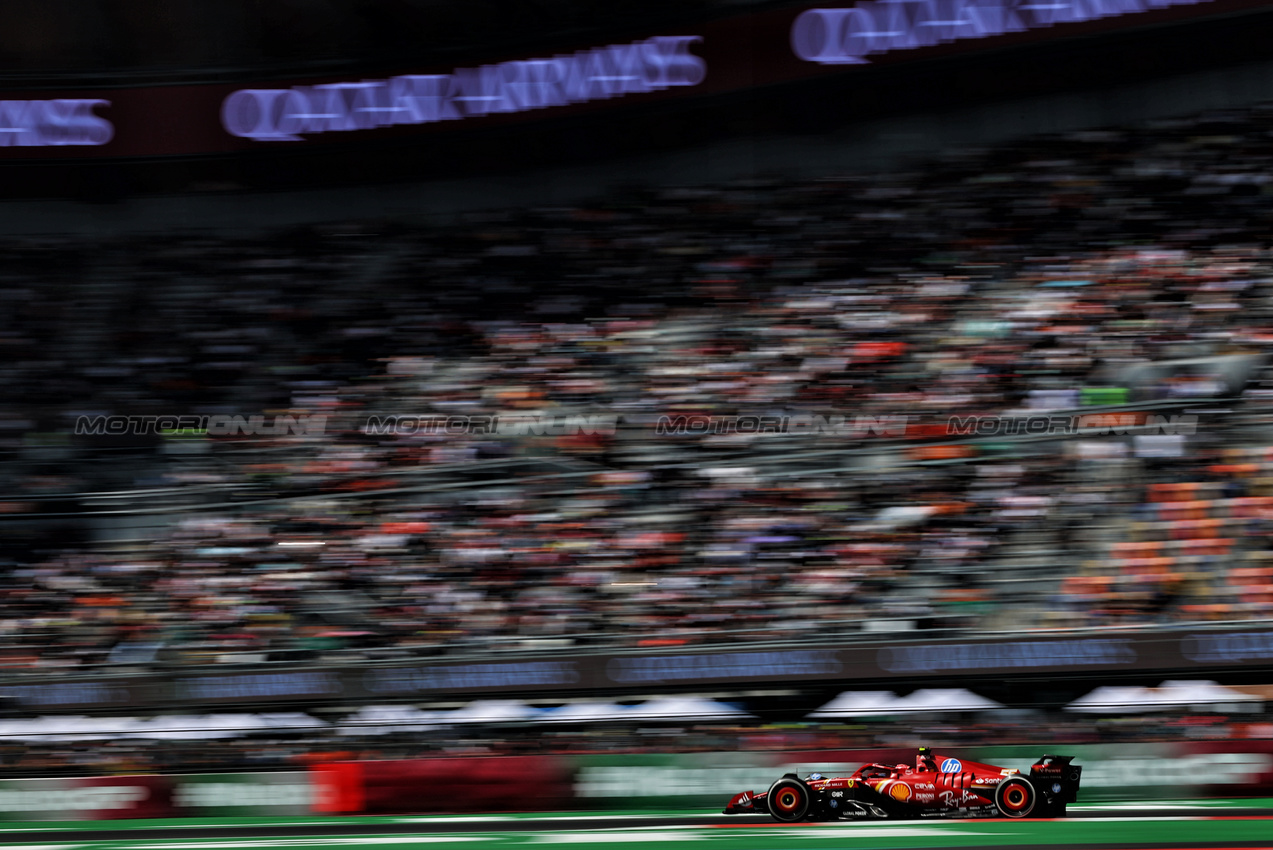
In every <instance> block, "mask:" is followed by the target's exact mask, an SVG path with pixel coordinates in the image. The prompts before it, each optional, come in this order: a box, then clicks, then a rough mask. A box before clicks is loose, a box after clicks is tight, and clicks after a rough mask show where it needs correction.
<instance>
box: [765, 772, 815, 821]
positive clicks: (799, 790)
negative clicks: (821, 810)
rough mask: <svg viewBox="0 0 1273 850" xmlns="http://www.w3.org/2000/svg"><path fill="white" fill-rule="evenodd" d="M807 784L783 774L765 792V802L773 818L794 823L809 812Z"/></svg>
mask: <svg viewBox="0 0 1273 850" xmlns="http://www.w3.org/2000/svg"><path fill="white" fill-rule="evenodd" d="M809 802H810V801H809V786H808V785H805V784H804V783H803V782H801V781H800V780H799V779H795V778H793V777H786V776H784V777H783V778H782V779H779V780H778V781H777V782H775V783H774V784H773V785H770V786H769V792H768V793H767V794H765V803H766V804H767V805H768V806H769V814H771V815H773V818H774V820H777V821H782V822H783V823H795V822H796V821H801V820H804V818H805V815H807V814H809Z"/></svg>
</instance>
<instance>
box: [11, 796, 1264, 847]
mask: <svg viewBox="0 0 1273 850" xmlns="http://www.w3.org/2000/svg"><path fill="white" fill-rule="evenodd" d="M1075 808H1076V809H1078V810H1074V811H1072V812H1071V815H1070V817H1068V818H1066V819H1064V820H1057V821H1048V820H1032V819H1021V820H1007V819H997V818H969V819H957V818H939V819H930V818H924V819H919V820H905V821H878V820H872V821H837V822H832V823H816V824H779V823H777V822H775V821H773V820H772V819H771V818H769V817H768V816H757V815H742V816H725V815H721V814H717V813H713V812H703V813H694V812H685V813H660V814H639V813H622V814H618V813H608V814H591V813H563V814H557V815H542V816H526V815H473V816H409V815H403V816H401V817H380V818H297V819H293V820H285V819H274V820H269V819H241V820H239V821H237V822H234V821H227V820H224V819H222V820H220V821H215V820H209V821H203V822H200V821H194V822H180V821H148V822H144V823H141V822H116V823H106V824H104V823H103V822H101V821H97V822H92V823H79V824H57V825H53V824H49V825H47V826H45V825H41V824H23V825H8V826H0V847H3V848H6V850H9V848H12V850H131V848H137V850H165V849H166V850H216V848H226V850H233V848H245V850H246V848H251V849H252V850H259V848H271V847H276V848H285V847H286V848H297V847H314V848H320V847H340V848H343V850H354V848H363V847H365V848H376V850H408V848H410V847H411V846H412V845H420V846H423V845H428V847H429V850H449V848H447V847H446V846H445V845H457V847H456V850H485V848H483V845H486V847H489V848H496V847H497V846H499V848H500V850H503V848H505V847H511V846H513V845H516V846H518V847H525V846H527V845H537V846H538V845H545V844H572V845H580V844H584V845H588V846H587V847H584V848H581V850H590V848H593V849H594V850H638V848H633V847H631V845H632V844H635V843H644V844H656V845H658V846H660V847H661V848H688V847H689V845H690V844H695V843H697V844H700V845H701V844H703V843H707V844H714V845H716V847H715V848H710V849H709V848H696V850H787V848H793V850H794V848H801V850H839V848H853V850H871V848H880V850H905V848H915V850H919V848H923V850H937V848H967V847H993V848H995V850H1018V848H1019V850H1026V848H1030V850H1039V848H1040V847H1045V848H1055V849H1056V850H1159V848H1171V849H1172V850H1186V848H1187V850H1232V848H1250V849H1251V850H1257V848H1258V850H1266V848H1267V850H1273V809H1271V808H1268V807H1262V808H1255V807H1244V806H1241V805H1237V806H1228V807H1223V808H1221V807H1216V806H1214V805H1199V806H1189V805H1180V806H1169V805H1161V804H1160V805H1146V806H1145V807H1137V806H1134V805H1128V806H1118V807H1116V808H1115V807H1106V806H1101V807H1099V808H1098V809H1092V810H1082V809H1081V808H1080V807H1075ZM538 850H548V848H545V847H538Z"/></svg>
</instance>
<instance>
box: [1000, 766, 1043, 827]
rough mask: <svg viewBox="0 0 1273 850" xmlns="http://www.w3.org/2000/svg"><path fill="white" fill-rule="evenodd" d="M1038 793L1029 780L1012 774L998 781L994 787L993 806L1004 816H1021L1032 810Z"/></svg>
mask: <svg viewBox="0 0 1273 850" xmlns="http://www.w3.org/2000/svg"><path fill="white" fill-rule="evenodd" d="M1037 800H1038V795H1037V794H1036V793H1035V791H1034V786H1033V785H1031V784H1030V780H1028V779H1026V778H1025V777H1024V776H1013V777H1012V778H1010V779H1006V780H1004V781H1003V782H1000V783H999V787H998V788H996V789H995V807H996V808H997V809H998V810H999V814H1001V815H1003V816H1004V817H1005V818H1023V817H1025V816H1026V815H1028V814H1030V812H1032V811H1034V804H1035V803H1036V802H1037Z"/></svg>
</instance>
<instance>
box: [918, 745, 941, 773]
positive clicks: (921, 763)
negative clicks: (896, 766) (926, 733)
mask: <svg viewBox="0 0 1273 850" xmlns="http://www.w3.org/2000/svg"><path fill="white" fill-rule="evenodd" d="M915 769H916V770H936V769H937V759H935V758H933V751H932V750H930V749H929V748H928V747H920V748H919V752H918V753H917V754H916V755H915Z"/></svg>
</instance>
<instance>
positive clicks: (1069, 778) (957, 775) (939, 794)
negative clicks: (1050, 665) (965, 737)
mask: <svg viewBox="0 0 1273 850" xmlns="http://www.w3.org/2000/svg"><path fill="white" fill-rule="evenodd" d="M1073 759H1074V757H1073V756H1053V755H1045V756H1043V757H1042V758H1040V759H1039V760H1038V761H1037V762H1036V763H1035V764H1034V765H1033V766H1031V768H1030V773H1029V775H1028V776H1027V775H1025V774H1022V773H1021V771H1019V770H1017V769H1015V768H1005V767H996V766H994V765H990V764H980V763H978V762H972V761H963V760H961V759H957V758H954V757H943V756H936V755H933V754H932V752H930V751H929V749H928V748H927V747H922V748H920V750H919V754H918V755H917V756H916V758H915V766H914V767H912V766H910V765H906V764H898V765H892V766H889V765H885V764H865V765H862V767H860V768H858V769H857V772H856V773H854V774H853V775H852V776H848V777H843V778H833V777H825V776H823V775H822V774H820V773H811V774H809V775H808V776H806V777H805V778H804V779H801V778H799V776H797V775H796V774H794V773H788V774H787V775H786V776H784V777H782V778H781V779H779V780H778V781H777V782H775V783H774V784H773V785H770V786H769V790H768V791H744V792H742V793H741V794H735V795H734V797H733V799H731V800H730V801H729V805H728V806H726V807H725V814H727V815H739V814H764V813H766V812H767V813H768V814H770V815H772V816H773V818H774V820H778V821H782V822H784V823H794V822H796V821H807V820H835V819H838V818H916V817H940V816H943V815H958V816H962V817H967V816H969V815H989V816H1000V817H1007V818H1024V817H1028V816H1031V815H1033V816H1034V817H1036V818H1057V817H1065V806H1066V804H1067V803H1073V802H1074V800H1075V798H1076V797H1077V795H1078V789H1079V780H1080V778H1081V777H1082V775H1083V768H1082V767H1079V766H1078V765H1074V764H1070V762H1071V761H1073Z"/></svg>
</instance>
